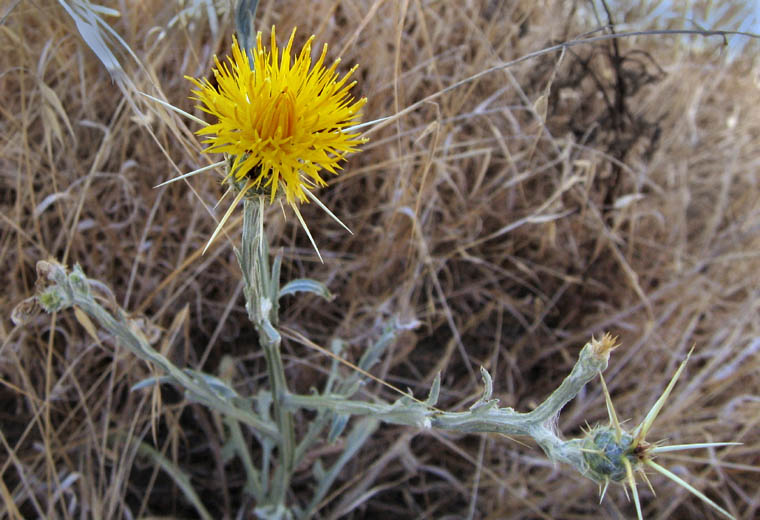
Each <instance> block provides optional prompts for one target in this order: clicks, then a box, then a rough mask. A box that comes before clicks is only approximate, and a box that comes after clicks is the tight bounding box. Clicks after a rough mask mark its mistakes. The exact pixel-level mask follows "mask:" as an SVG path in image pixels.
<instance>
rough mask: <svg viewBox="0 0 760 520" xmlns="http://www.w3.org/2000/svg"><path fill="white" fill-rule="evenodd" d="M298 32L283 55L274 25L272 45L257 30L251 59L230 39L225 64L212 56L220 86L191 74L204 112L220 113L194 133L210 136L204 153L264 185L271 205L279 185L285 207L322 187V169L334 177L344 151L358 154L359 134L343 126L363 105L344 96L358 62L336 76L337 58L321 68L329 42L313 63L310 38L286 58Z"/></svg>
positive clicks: (234, 175)
mask: <svg viewBox="0 0 760 520" xmlns="http://www.w3.org/2000/svg"><path fill="white" fill-rule="evenodd" d="M295 34H296V30H295V29H293V32H291V34H290V39H289V40H288V43H287V45H286V46H285V48H284V49H283V50H282V55H280V53H279V52H278V49H277V42H276V41H275V28H274V27H272V34H271V50H267V49H265V47H264V45H263V44H262V36H261V32H259V33H258V35H257V36H256V48H255V49H251V50H250V53H251V54H252V60H251V57H249V55H248V52H247V50H246V52H244V51H243V50H241V49H240V47H239V46H238V43H237V40H236V39H233V42H232V55H231V56H230V57H229V63H228V64H226V63H225V64H222V63H221V62H220V61H219V59H216V60H215V61H216V68H215V69H214V77H215V78H216V82H217V84H218V86H214V85H212V84H211V83H210V82H209V81H208V79H205V78H204V79H201V80H198V79H194V78H188V79H190V80H191V81H192V82H193V83H195V85H196V86H197V87H198V89H197V90H194V91H193V94H195V95H196V96H197V97H195V98H194V99H196V100H198V101H199V102H200V103H201V105H200V108H201V110H203V111H204V112H207V113H208V114H211V115H212V116H215V117H216V118H217V122H216V123H213V124H210V125H208V126H206V127H204V128H201V129H200V130H198V131H197V132H196V133H197V134H199V135H203V136H209V137H208V138H206V139H205V140H204V141H203V142H204V143H206V144H208V145H209V146H208V148H206V149H205V150H204V151H205V152H206V153H218V152H222V153H227V154H230V156H232V157H233V159H232V166H231V168H230V171H229V174H228V176H229V177H232V178H234V179H235V180H236V181H244V180H247V181H248V183H250V184H251V185H252V186H253V187H254V188H266V189H268V191H269V197H270V202H271V201H274V200H275V197H276V196H277V194H278V190H280V189H282V191H283V192H284V193H285V198H286V200H287V202H288V204H290V205H294V204H295V203H296V201H298V202H305V201H306V191H308V190H309V189H310V188H311V187H313V186H315V185H316V186H325V185H326V183H325V181H324V179H323V178H322V176H321V175H320V171H321V170H322V169H324V170H327V171H328V172H330V173H332V174H337V170H339V169H340V168H341V166H340V162H341V161H342V160H344V159H345V154H347V153H349V152H355V151H358V148H357V147H358V145H360V144H361V143H363V142H364V139H362V138H361V137H359V134H357V133H350V132H345V131H344V130H345V129H347V128H348V127H351V126H353V125H355V124H356V122H357V119H358V117H359V109H360V108H361V107H362V106H363V105H364V103H366V98H362V99H360V100H358V101H355V100H354V99H353V97H351V95H350V94H349V91H350V90H351V88H352V87H353V86H354V85H355V84H356V82H355V81H353V82H351V83H349V82H348V80H349V78H350V77H351V75H352V74H353V72H354V71H355V70H356V66H354V67H353V68H352V69H351V70H350V71H348V72H347V73H346V74H345V75H344V76H343V77H342V78H340V79H339V78H338V74H337V72H336V68H337V66H338V63H340V60H339V59H338V60H335V61H334V62H333V64H332V66H330V67H329V68H325V66H324V62H325V58H326V56H327V45H324V46H323V47H322V53H321V55H320V56H319V59H317V61H316V63H314V64H313V66H312V62H311V44H312V42H313V40H314V37H313V36H312V37H311V38H309V40H308V41H307V42H306V44H305V45H304V46H303V48H302V49H301V52H300V54H299V55H298V57H296V58H295V60H294V61H293V62H292V63H291V52H292V48H293V39H294V37H295Z"/></svg>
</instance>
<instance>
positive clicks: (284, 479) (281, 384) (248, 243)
mask: <svg viewBox="0 0 760 520" xmlns="http://www.w3.org/2000/svg"><path fill="white" fill-rule="evenodd" d="M263 219H264V204H263V201H262V200H261V199H259V200H249V199H245V200H244V201H243V243H242V244H241V250H240V252H238V261H239V262H240V269H241V270H242V273H243V280H244V282H245V288H244V291H243V292H244V293H245V298H246V309H248V315H249V318H250V319H251V321H252V322H253V324H254V327H256V331H257V332H258V334H259V344H260V345H261V348H262V349H263V350H264V358H265V360H266V365H267V374H268V376H269V382H270V385H271V387H272V398H273V408H274V418H275V423H276V424H277V429H278V431H279V434H280V436H279V444H278V448H279V454H280V458H281V461H280V464H278V465H277V469H276V470H275V475H274V479H273V483H272V490H271V492H270V499H271V501H272V503H273V504H274V505H284V504H285V495H286V493H287V490H288V488H289V486H290V478H291V475H292V473H293V470H294V466H295V464H294V460H295V452H296V448H295V428H294V426H293V414H292V413H291V412H290V410H288V409H286V408H285V407H284V406H283V404H282V396H284V395H287V394H288V385H287V380H286V379H285V368H284V366H283V363H282V356H281V354H280V344H281V341H282V338H281V336H280V333H279V332H278V331H277V329H276V328H275V326H274V325H273V324H276V323H277V318H278V317H277V301H278V299H279V291H280V281H279V273H278V270H277V269H273V270H271V271H270V267H269V248H268V247H267V239H266V234H265V233H264V224H263Z"/></svg>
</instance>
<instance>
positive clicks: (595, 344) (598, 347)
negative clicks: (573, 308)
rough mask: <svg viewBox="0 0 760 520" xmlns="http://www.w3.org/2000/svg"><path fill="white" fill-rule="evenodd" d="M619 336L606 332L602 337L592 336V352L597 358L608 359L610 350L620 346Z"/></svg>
mask: <svg viewBox="0 0 760 520" xmlns="http://www.w3.org/2000/svg"><path fill="white" fill-rule="evenodd" d="M617 340H618V338H617V336H615V337H613V336H612V334H610V333H609V332H605V333H604V335H603V336H602V338H601V339H599V340H597V339H596V338H591V353H592V354H593V355H594V357H596V358H597V359H608V358H609V356H610V352H611V351H612V350H614V349H616V348H618V347H619V346H620V344H619V343H618V342H617Z"/></svg>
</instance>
